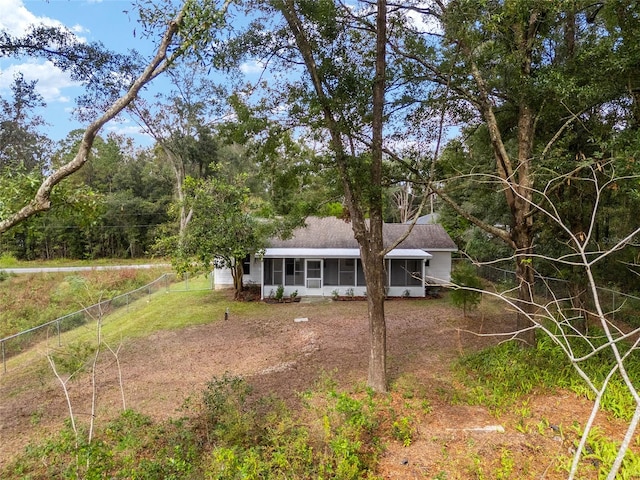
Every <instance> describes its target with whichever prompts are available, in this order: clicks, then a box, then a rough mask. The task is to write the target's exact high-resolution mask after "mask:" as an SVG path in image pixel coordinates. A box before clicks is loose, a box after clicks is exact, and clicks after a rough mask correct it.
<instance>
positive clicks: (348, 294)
mask: <svg viewBox="0 0 640 480" xmlns="http://www.w3.org/2000/svg"><path fill="white" fill-rule="evenodd" d="M346 294H347V297H351V298H353V297H354V296H355V292H354V291H353V288H347V291H346Z"/></svg>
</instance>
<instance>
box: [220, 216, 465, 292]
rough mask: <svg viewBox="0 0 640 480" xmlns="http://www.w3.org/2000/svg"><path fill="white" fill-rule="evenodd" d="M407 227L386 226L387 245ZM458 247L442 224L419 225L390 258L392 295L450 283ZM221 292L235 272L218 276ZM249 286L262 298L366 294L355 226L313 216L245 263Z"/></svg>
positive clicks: (334, 219) (226, 271)
mask: <svg viewBox="0 0 640 480" xmlns="http://www.w3.org/2000/svg"><path fill="white" fill-rule="evenodd" d="M407 228H408V227H407V225H404V224H389V223H388V224H385V225H384V228H383V234H384V243H385V245H389V244H391V243H393V242H394V241H395V240H396V239H397V238H399V237H400V236H402V235H403V234H404V233H405V231H406V229H407ZM456 250H457V248H456V246H455V243H454V242H453V241H452V240H451V238H450V237H449V235H447V233H446V232H445V230H444V229H443V228H442V226H441V225H436V224H429V225H415V226H414V227H413V230H412V231H411V233H410V235H409V236H408V237H407V238H406V239H405V240H404V241H403V242H402V243H401V244H400V245H399V246H398V247H396V248H395V249H393V250H391V252H389V254H388V255H387V256H386V257H385V264H386V272H387V294H388V295H389V296H407V295H408V296H412V297H423V296H425V287H426V285H434V284H435V285H438V284H445V283H448V282H449V281H450V280H451V254H452V253H453V252H455V251H456ZM214 279H215V286H216V288H229V287H231V286H233V279H232V277H231V272H230V271H228V270H216V271H215V272H214ZM243 279H244V282H245V284H246V283H255V284H258V285H261V286H262V289H261V291H262V297H263V298H264V297H269V296H270V295H273V294H274V293H275V292H276V290H277V289H278V287H279V286H280V285H282V286H283V287H284V294H285V296H288V295H290V294H291V293H292V292H294V291H297V293H298V295H299V296H331V295H333V294H334V293H335V292H337V293H338V295H356V296H361V295H365V294H366V285H365V280H364V274H363V271H362V263H361V260H360V250H359V248H358V244H357V242H356V240H355V239H354V237H353V230H352V229H351V224H350V223H347V222H345V221H344V220H340V219H338V218H335V217H326V218H315V217H312V218H309V219H307V226H306V227H303V228H298V229H296V230H295V231H294V232H293V235H292V237H291V238H290V239H287V240H280V239H272V241H271V242H270V245H269V247H268V248H266V249H265V251H264V252H263V254H262V255H261V256H254V255H251V256H250V258H248V259H247V260H246V261H245V264H244V277H243Z"/></svg>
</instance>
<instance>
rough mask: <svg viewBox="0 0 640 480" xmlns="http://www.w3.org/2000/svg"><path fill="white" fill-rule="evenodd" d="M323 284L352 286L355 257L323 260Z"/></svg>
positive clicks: (354, 274)
mask: <svg viewBox="0 0 640 480" xmlns="http://www.w3.org/2000/svg"><path fill="white" fill-rule="evenodd" d="M324 284H325V285H329V286H342V287H353V286H355V285H356V259H355V258H327V259H325V261H324Z"/></svg>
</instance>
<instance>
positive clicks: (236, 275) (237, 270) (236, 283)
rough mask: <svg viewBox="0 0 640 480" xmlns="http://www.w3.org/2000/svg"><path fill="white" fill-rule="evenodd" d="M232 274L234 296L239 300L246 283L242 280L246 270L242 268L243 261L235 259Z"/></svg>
mask: <svg viewBox="0 0 640 480" xmlns="http://www.w3.org/2000/svg"><path fill="white" fill-rule="evenodd" d="M231 274H232V276H233V288H234V290H235V291H234V298H235V299H236V300H238V299H239V298H240V295H241V294H242V291H243V290H244V285H243V281H242V276H243V274H244V270H243V269H242V261H238V259H236V260H235V263H234V265H233V268H232V269H231Z"/></svg>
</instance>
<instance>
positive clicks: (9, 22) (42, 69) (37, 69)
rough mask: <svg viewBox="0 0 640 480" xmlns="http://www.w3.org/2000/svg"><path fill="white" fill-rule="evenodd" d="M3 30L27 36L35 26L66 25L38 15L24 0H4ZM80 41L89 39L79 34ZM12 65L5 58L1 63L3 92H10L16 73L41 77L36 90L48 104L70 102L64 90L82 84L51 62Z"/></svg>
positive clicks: (0, 1) (0, 2)
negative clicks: (8, 90) (26, 5)
mask: <svg viewBox="0 0 640 480" xmlns="http://www.w3.org/2000/svg"><path fill="white" fill-rule="evenodd" d="M0 12H2V15H1V16H0V31H4V32H7V33H9V34H10V35H15V36H20V35H24V34H25V33H26V32H27V31H28V30H29V29H30V28H31V27H32V26H33V25H46V26H50V27H65V25H64V24H63V23H62V22H60V21H59V20H56V19H53V18H50V17H44V16H37V15H34V14H33V13H32V12H30V11H29V10H28V9H27V7H25V4H24V1H23V0H0ZM69 30H71V31H72V32H73V33H74V34H76V35H78V34H81V33H86V32H87V31H88V30H87V29H86V28H84V27H83V26H81V25H74V26H73V27H71V28H70V29H69ZM77 39H78V41H80V42H84V41H85V39H84V38H82V37H77ZM7 65H9V63H8V62H7V61H6V60H5V61H3V62H2V64H0V92H2V91H6V90H7V89H8V88H9V87H10V85H11V84H12V83H13V78H14V75H15V74H17V73H18V72H20V73H22V74H23V76H24V78H25V79H26V80H29V81H33V80H37V81H38V83H37V86H36V90H37V91H38V93H40V95H42V97H43V98H44V100H45V101H46V102H47V103H50V102H61V103H66V102H69V101H70V97H69V96H68V95H63V94H62V90H63V89H65V88H69V87H77V86H79V85H80V84H79V83H78V82H73V81H72V80H71V78H70V77H69V74H67V73H65V72H63V71H62V70H60V69H59V68H57V67H55V66H54V65H53V63H51V62H49V61H40V60H25V59H21V60H19V61H18V62H16V63H14V64H12V65H10V66H7Z"/></svg>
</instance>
